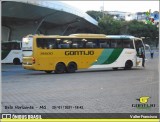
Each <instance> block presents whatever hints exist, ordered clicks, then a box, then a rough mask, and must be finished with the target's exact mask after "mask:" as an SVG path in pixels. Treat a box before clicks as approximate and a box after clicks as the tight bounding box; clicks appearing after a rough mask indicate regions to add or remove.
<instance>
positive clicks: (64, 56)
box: [22, 34, 145, 73]
mask: <svg viewBox="0 0 160 122" xmlns="http://www.w3.org/2000/svg"><path fill="white" fill-rule="evenodd" d="M22 50H23V52H22V55H23V63H22V65H23V67H24V68H25V69H29V70H39V71H45V72H46V73H51V72H52V71H55V73H64V72H69V73H73V72H75V71H76V70H78V69H90V68H113V69H118V68H125V69H131V68H132V67H142V66H144V63H145V49H144V44H143V41H142V39H140V38H136V37H133V36H126V35H104V34H71V35H69V36H59V35H51V36H45V35H28V36H26V37H24V38H23V41H22Z"/></svg>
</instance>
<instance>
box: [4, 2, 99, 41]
mask: <svg viewBox="0 0 160 122" xmlns="http://www.w3.org/2000/svg"><path fill="white" fill-rule="evenodd" d="M97 29H98V22H97V21H96V20H94V19H93V18H92V17H90V16H89V15H88V14H86V13H84V12H82V11H80V10H78V9H76V8H74V7H72V6H69V5H67V4H64V3H62V2H58V1H31V0H29V1H23V0H22V1H2V41H8V40H9V41H10V40H21V39H22V38H23V37H24V36H26V35H28V34H46V35H54V34H55V35H57V34H58V35H69V34H71V33H95V32H96V31H97Z"/></svg>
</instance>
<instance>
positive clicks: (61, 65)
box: [55, 62, 66, 74]
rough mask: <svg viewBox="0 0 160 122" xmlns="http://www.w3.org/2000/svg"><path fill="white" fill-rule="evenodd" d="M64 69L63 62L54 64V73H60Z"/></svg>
mask: <svg viewBox="0 0 160 122" xmlns="http://www.w3.org/2000/svg"><path fill="white" fill-rule="evenodd" d="M65 71H66V65H65V63H63V62H58V63H57V64H56V66H55V73H56V74H62V73H64V72H65Z"/></svg>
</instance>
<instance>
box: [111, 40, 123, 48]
mask: <svg viewBox="0 0 160 122" xmlns="http://www.w3.org/2000/svg"><path fill="white" fill-rule="evenodd" d="M111 48H122V39H111Z"/></svg>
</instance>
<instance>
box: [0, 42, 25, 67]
mask: <svg viewBox="0 0 160 122" xmlns="http://www.w3.org/2000/svg"><path fill="white" fill-rule="evenodd" d="M21 46H22V42H21V41H6V42H2V53H1V54H2V56H1V63H13V64H15V65H18V64H20V63H22V50H21Z"/></svg>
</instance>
